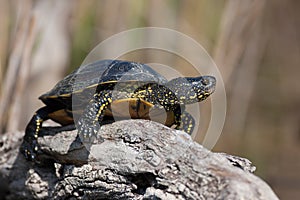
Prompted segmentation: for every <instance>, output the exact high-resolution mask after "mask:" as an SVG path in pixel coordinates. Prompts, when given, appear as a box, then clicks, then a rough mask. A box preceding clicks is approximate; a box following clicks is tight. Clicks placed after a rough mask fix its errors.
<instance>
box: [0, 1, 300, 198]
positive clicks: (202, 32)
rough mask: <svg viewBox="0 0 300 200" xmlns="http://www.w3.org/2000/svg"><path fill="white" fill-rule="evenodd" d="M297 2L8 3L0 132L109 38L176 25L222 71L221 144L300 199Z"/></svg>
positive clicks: (2, 12)
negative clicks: (223, 115) (133, 30)
mask: <svg viewBox="0 0 300 200" xmlns="http://www.w3.org/2000/svg"><path fill="white" fill-rule="evenodd" d="M299 8H300V1H296V0H289V1H282V0H272V1H267V0H244V1H236V0H210V1H208V0H206V1H204V0H185V1H183V0H166V1H161V0H145V1H140V0H123V1H109V0H90V1H84V0H73V1H70V0H69V1H59V0H40V1H33V0H11V1H8V0H0V80H1V87H0V102H1V103H0V123H1V125H0V128H1V129H0V132H2V133H3V134H4V133H5V132H9V131H15V130H24V128H25V126H26V123H27V122H28V121H29V119H30V118H31V116H32V114H33V113H34V111H35V110H36V109H37V108H39V107H41V106H42V103H41V102H40V101H39V100H38V99H37V97H38V96H39V95H41V94H43V93H44V92H46V91H48V90H49V89H51V88H52V87H53V85H54V84H55V83H56V82H57V81H59V80H61V79H62V78H63V77H64V76H65V75H66V74H67V73H68V72H70V71H71V70H73V69H75V68H77V67H78V66H79V65H80V64H81V63H82V62H83V60H84V58H85V57H86V55H87V54H88V53H89V52H90V51H91V50H92V49H93V48H94V47H95V46H96V45H97V44H98V43H100V42H101V41H103V40H105V39H106V38H108V37H110V36H112V35H114V34H116V33H119V32H121V31H125V30H128V29H131V28H137V27H148V26H154V27H164V28H170V29H174V30H177V31H179V32H182V33H184V34H187V35H188V36H190V37H192V38H193V39H195V40H196V41H197V42H198V43H200V44H201V45H203V46H204V48H205V49H206V50H207V51H208V53H209V54H210V55H211V57H212V58H213V59H214V61H215V62H216V64H217V66H218V67H219V70H220V72H221V74H222V77H223V80H224V83H225V88H226V94H227V116H226V121H225V126H224V129H223V132H222V135H221V137H220V139H219V140H218V143H217V145H216V146H215V147H214V149H213V150H214V151H221V152H227V153H230V154H234V155H238V156H242V157H246V158H248V159H250V160H251V161H252V162H253V163H254V165H255V166H256V167H257V171H256V172H255V173H256V174H257V175H258V176H260V177H262V178H263V179H264V180H265V181H267V182H268V183H269V184H270V186H271V187H272V188H273V190H274V191H275V193H276V194H277V195H278V196H279V198H281V199H298V198H299V196H300V170H299V169H300V145H299V144H300V114H299V110H298V109H299V107H300V94H299V93H300V84H299V81H297V80H299V79H300V78H299V75H300V13H299V12H298V11H299ZM191 53H193V52H191ZM149 55H151V51H149V52H147V51H144V52H142V53H140V54H139V53H134V54H133V55H131V56H132V57H133V58H138V61H143V60H145V61H147V62H150V61H151V56H149ZM160 56H161V57H164V54H161V55H160ZM166 57H168V56H167V55H166ZM185 65H188V63H184V62H182V66H183V67H184V66H185ZM298 106H299V107H298Z"/></svg>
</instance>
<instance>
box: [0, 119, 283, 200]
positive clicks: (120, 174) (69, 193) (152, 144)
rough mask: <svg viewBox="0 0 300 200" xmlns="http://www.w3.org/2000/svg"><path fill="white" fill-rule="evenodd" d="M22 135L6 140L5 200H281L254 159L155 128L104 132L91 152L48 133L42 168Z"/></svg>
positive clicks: (127, 125)
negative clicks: (27, 152)
mask: <svg viewBox="0 0 300 200" xmlns="http://www.w3.org/2000/svg"><path fill="white" fill-rule="evenodd" d="M22 134H23V133H20V132H19V133H8V134H6V135H5V136H3V137H2V138H1V139H0V143H1V144H2V146H1V149H0V152H1V155H2V156H1V160H0V174H1V179H2V181H1V182H2V184H3V185H4V186H3V188H4V190H6V191H9V194H8V195H7V196H6V197H7V199H33V198H34V199H168V200H170V199H197V200H198V199H239V200H240V199H255V200H256V199H258V200H259V199H268V200H269V199H278V198H277V197H276V195H275V194H274V192H273V191H272V190H271V188H270V187H269V186H268V185H267V184H266V183H265V182H264V181H262V180H261V179H260V178H258V177H257V176H255V175H253V174H252V172H253V171H254V170H255V167H254V166H252V164H251V162H250V161H249V160H247V159H245V158H240V157H236V156H232V155H228V154H224V153H212V152H211V151H209V150H207V149H205V148H204V147H202V146H201V145H199V144H197V143H195V142H193V141H192V139H191V138H190V136H189V135H187V134H186V133H184V132H181V131H177V130H173V129H170V128H167V127H165V126H163V125H161V124H158V123H155V122H151V121H145V120H126V121H120V122H115V123H113V124H108V125H104V126H102V127H101V130H100V131H99V137H98V140H97V141H94V143H93V144H86V145H83V144H82V143H81V142H80V140H79V138H77V132H76V130H74V131H67V132H60V133H57V134H55V135H53V133H51V129H46V128H45V129H43V134H44V136H43V137H41V138H39V140H38V141H39V144H40V146H41V149H42V151H43V152H44V154H42V155H40V156H39V160H40V161H41V164H39V165H38V164H35V163H32V162H28V161H26V160H25V159H24V157H23V156H22V155H20V154H19V152H18V147H19V145H20V142H21V138H22ZM87 149H88V150H87ZM53 160H55V161H53Z"/></svg>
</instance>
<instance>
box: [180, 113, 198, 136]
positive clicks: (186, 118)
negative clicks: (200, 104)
mask: <svg viewBox="0 0 300 200" xmlns="http://www.w3.org/2000/svg"><path fill="white" fill-rule="evenodd" d="M194 128H195V119H194V118H193V116H192V115H191V114H190V113H188V112H186V111H185V112H183V113H182V114H181V117H180V125H179V126H176V129H178V130H183V131H185V132H186V133H188V134H189V135H192V133H193V131H194Z"/></svg>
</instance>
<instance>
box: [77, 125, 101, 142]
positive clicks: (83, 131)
mask: <svg viewBox="0 0 300 200" xmlns="http://www.w3.org/2000/svg"><path fill="white" fill-rule="evenodd" d="M97 125H98V124H93V123H88V122H87V121H85V120H79V121H78V135H79V138H80V139H81V141H82V142H83V143H93V142H94V141H95V140H96V139H97V132H98V129H99V127H98V126H99V125H98V126H97Z"/></svg>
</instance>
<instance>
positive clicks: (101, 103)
mask: <svg viewBox="0 0 300 200" xmlns="http://www.w3.org/2000/svg"><path fill="white" fill-rule="evenodd" d="M111 102H112V91H110V90H108V91H101V92H99V93H96V94H94V96H93V98H92V100H91V101H90V102H89V103H88V105H87V107H86V108H85V109H84V112H83V113H82V115H81V117H80V118H79V120H78V122H77V125H78V127H77V128H78V135H79V137H80V139H81V140H83V142H92V141H93V138H94V137H95V138H97V132H98V130H99V129H100V123H101V121H102V120H103V117H104V114H105V110H106V108H107V107H108V105H109V104H110V103H111Z"/></svg>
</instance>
